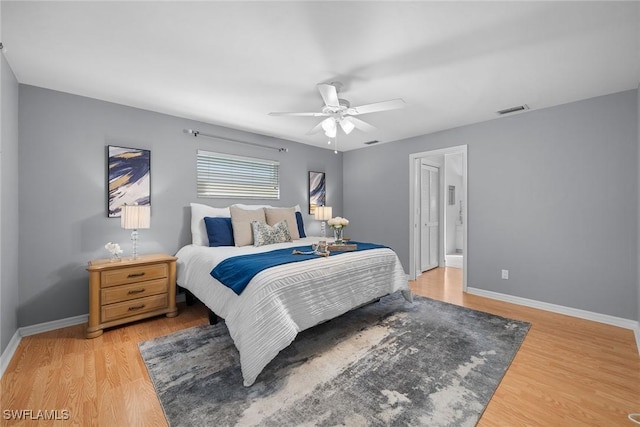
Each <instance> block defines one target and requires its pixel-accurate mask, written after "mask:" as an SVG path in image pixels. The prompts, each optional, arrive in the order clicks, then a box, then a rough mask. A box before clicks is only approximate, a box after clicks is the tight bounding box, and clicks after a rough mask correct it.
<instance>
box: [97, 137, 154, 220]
mask: <svg viewBox="0 0 640 427" xmlns="http://www.w3.org/2000/svg"><path fill="white" fill-rule="evenodd" d="M108 158H109V160H108V165H107V167H108V171H107V173H108V175H109V195H108V209H109V217H119V216H120V210H121V209H120V208H121V207H122V205H125V204H126V205H136V204H137V205H149V204H151V172H150V170H151V151H149V150H140V149H137V148H125V147H116V146H112V145H110V146H109V147H108Z"/></svg>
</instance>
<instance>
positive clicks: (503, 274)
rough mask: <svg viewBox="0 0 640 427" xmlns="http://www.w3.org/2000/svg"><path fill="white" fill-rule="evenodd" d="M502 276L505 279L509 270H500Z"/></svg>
mask: <svg viewBox="0 0 640 427" xmlns="http://www.w3.org/2000/svg"><path fill="white" fill-rule="evenodd" d="M502 278H503V279H505V280H507V279H508V278H509V270H502Z"/></svg>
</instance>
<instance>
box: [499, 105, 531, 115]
mask: <svg viewBox="0 0 640 427" xmlns="http://www.w3.org/2000/svg"><path fill="white" fill-rule="evenodd" d="M528 109H529V106H528V105H527V104H522V105H518V106H517V107H511V108H505V109H504V110H500V111H496V113H498V115H499V116H504V115H505V114H511V113H517V112H518V111H524V110H528Z"/></svg>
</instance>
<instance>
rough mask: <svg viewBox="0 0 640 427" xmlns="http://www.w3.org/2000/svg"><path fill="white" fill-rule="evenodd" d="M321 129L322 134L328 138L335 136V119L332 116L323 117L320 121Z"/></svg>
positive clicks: (336, 129)
mask: <svg viewBox="0 0 640 427" xmlns="http://www.w3.org/2000/svg"><path fill="white" fill-rule="evenodd" d="M322 129H324V134H325V135H326V136H328V137H329V138H335V137H336V133H337V131H338V127H337V126H336V121H335V120H334V118H333V117H329V118H328V119H324V120H323V121H322Z"/></svg>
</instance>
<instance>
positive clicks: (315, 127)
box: [307, 122, 324, 135]
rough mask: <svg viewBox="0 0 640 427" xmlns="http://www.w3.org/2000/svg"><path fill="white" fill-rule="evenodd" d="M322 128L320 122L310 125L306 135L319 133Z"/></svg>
mask: <svg viewBox="0 0 640 427" xmlns="http://www.w3.org/2000/svg"><path fill="white" fill-rule="evenodd" d="M323 130H324V129H322V122H320V123H318V124H317V125H315V126H314V127H312V128H311V129H310V130H309V132H307V135H313V134H315V133H320V132H322V131H323Z"/></svg>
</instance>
